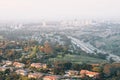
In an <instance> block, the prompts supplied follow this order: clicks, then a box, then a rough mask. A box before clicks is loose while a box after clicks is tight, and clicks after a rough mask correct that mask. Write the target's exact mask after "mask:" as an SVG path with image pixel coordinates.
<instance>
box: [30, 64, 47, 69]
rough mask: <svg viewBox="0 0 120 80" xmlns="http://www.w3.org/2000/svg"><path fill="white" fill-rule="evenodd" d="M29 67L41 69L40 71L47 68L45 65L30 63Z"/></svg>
mask: <svg viewBox="0 0 120 80" xmlns="http://www.w3.org/2000/svg"><path fill="white" fill-rule="evenodd" d="M30 66H31V67H34V68H41V69H46V68H47V65H46V64H42V63H32V64H31V65H30Z"/></svg>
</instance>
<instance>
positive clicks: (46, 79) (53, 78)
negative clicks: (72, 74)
mask: <svg viewBox="0 0 120 80" xmlns="http://www.w3.org/2000/svg"><path fill="white" fill-rule="evenodd" d="M58 79H60V77H58V76H44V77H43V80H58Z"/></svg>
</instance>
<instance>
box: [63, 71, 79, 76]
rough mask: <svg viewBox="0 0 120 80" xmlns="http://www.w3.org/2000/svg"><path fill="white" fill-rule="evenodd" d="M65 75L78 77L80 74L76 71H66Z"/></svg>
mask: <svg viewBox="0 0 120 80" xmlns="http://www.w3.org/2000/svg"><path fill="white" fill-rule="evenodd" d="M65 73H66V74H67V75H69V76H75V75H78V74H79V72H78V71H76V70H68V71H66V72H65Z"/></svg>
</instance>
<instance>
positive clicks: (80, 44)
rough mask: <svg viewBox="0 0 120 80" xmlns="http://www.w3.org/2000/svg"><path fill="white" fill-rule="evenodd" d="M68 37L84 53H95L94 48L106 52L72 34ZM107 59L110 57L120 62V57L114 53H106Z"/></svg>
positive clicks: (102, 52) (99, 51) (98, 51)
mask: <svg viewBox="0 0 120 80" xmlns="http://www.w3.org/2000/svg"><path fill="white" fill-rule="evenodd" d="M67 37H68V38H69V39H71V42H72V43H73V44H74V45H76V46H77V47H80V48H81V49H82V50H83V51H85V52H86V53H90V54H96V53H95V50H96V51H97V53H101V54H108V53H106V52H104V51H101V50H99V49H97V48H95V47H94V46H92V45H91V44H89V43H85V42H83V41H80V40H79V39H77V38H74V37H72V36H67ZM106 59H107V60H109V61H110V59H112V60H113V61H115V62H120V57H119V56H117V55H114V54H110V53H109V54H108V56H107V57H106Z"/></svg>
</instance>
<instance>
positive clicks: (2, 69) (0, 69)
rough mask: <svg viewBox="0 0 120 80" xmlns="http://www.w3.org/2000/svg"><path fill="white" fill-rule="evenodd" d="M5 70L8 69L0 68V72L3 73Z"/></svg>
mask: <svg viewBox="0 0 120 80" xmlns="http://www.w3.org/2000/svg"><path fill="white" fill-rule="evenodd" d="M6 69H8V68H6V67H0V71H3V72H4V71H5V70H6Z"/></svg>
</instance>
